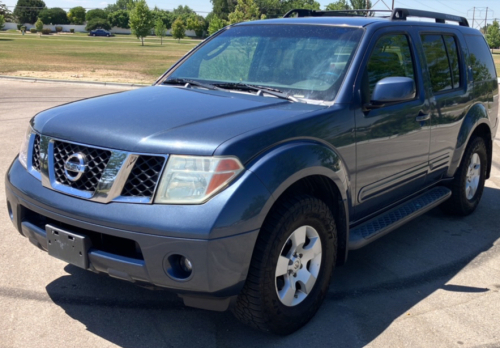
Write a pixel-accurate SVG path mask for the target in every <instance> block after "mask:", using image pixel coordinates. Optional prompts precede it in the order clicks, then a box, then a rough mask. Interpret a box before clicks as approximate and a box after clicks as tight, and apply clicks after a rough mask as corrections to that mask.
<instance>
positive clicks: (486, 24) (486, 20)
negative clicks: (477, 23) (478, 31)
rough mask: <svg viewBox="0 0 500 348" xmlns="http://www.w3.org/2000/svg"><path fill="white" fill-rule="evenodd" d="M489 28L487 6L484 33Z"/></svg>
mask: <svg viewBox="0 0 500 348" xmlns="http://www.w3.org/2000/svg"><path fill="white" fill-rule="evenodd" d="M487 29H488V8H487V7H486V17H485V18H484V33H485V34H486V31H487Z"/></svg>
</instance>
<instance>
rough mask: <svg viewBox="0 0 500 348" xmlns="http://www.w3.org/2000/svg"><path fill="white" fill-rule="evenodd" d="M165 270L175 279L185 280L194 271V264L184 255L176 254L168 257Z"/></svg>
mask: <svg viewBox="0 0 500 348" xmlns="http://www.w3.org/2000/svg"><path fill="white" fill-rule="evenodd" d="M165 261H166V262H164V269H165V272H166V273H167V274H168V275H169V276H170V277H171V278H173V279H175V280H179V281H183V280H187V279H189V277H191V274H192V273H193V264H192V263H191V260H189V259H188V258H187V257H185V256H184V255H179V254H174V255H170V256H168V257H167V258H166V260H165Z"/></svg>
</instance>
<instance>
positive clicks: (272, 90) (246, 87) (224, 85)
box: [214, 82, 299, 102]
mask: <svg viewBox="0 0 500 348" xmlns="http://www.w3.org/2000/svg"><path fill="white" fill-rule="evenodd" d="M214 86H217V87H220V88H223V89H236V90H240V91H256V92H257V95H262V94H263V93H266V94H269V95H272V96H275V97H278V98H281V99H286V100H290V101H293V102H298V101H299V100H298V99H297V98H294V97H292V96H290V95H288V94H287V93H285V92H282V91H280V90H279V89H276V88H271V87H264V86H255V85H249V84H246V83H241V82H238V83H236V82H233V83H215V84H214Z"/></svg>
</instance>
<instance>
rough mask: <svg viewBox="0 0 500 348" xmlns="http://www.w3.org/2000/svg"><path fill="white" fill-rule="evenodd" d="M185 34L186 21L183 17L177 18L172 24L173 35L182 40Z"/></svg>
mask: <svg viewBox="0 0 500 348" xmlns="http://www.w3.org/2000/svg"><path fill="white" fill-rule="evenodd" d="M185 34H186V25H185V24H184V21H183V20H182V19H180V18H177V19H176V20H175V21H174V23H173V24H172V37H173V38H174V39H178V40H179V41H181V39H182V38H183V37H184V36H185Z"/></svg>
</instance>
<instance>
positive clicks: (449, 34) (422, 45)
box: [418, 31, 466, 96]
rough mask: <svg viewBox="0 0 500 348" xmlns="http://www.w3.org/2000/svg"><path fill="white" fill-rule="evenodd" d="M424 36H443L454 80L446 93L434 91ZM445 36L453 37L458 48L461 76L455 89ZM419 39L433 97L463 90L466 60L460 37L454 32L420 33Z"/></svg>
mask: <svg viewBox="0 0 500 348" xmlns="http://www.w3.org/2000/svg"><path fill="white" fill-rule="evenodd" d="M422 35H439V36H441V40H442V41H443V44H444V48H445V50H446V56H447V58H448V67H449V70H450V76H451V80H452V88H450V89H446V90H444V91H439V92H434V91H433V90H432V83H431V76H430V73H429V66H428V64H427V57H426V55H425V50H424V44H423V41H422ZM444 36H451V37H453V39H454V40H455V44H456V46H457V53H458V69H459V74H460V83H459V85H458V87H453V73H452V70H451V63H450V55H449V53H448V47H446V42H445V41H444ZM418 37H419V40H420V47H421V48H422V54H423V58H424V60H425V66H426V67H427V77H428V78H429V83H430V84H431V88H430V92H431V94H432V95H433V96H439V95H442V94H447V93H453V92H456V91H459V90H463V89H464V86H465V81H464V74H465V73H466V72H465V70H464V65H463V62H464V61H465V60H464V55H463V50H462V46H461V45H460V40H459V38H458V36H457V35H456V34H455V33H452V32H449V31H419V32H418Z"/></svg>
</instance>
